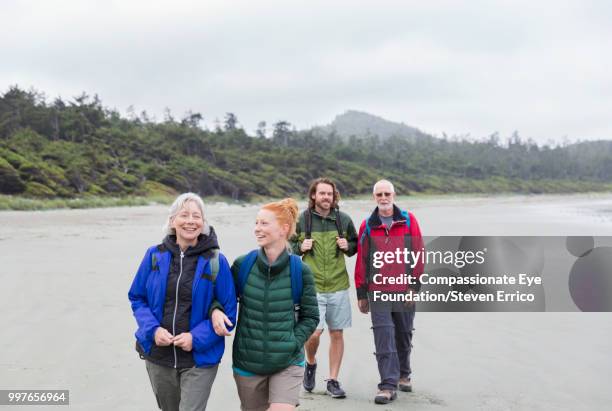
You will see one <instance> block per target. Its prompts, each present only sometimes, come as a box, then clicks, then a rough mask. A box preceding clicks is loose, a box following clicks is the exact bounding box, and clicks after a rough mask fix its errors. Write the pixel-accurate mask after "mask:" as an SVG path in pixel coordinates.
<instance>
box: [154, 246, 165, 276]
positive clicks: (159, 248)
mask: <svg viewBox="0 0 612 411" xmlns="http://www.w3.org/2000/svg"><path fill="white" fill-rule="evenodd" d="M166 251H167V248H166V246H165V245H164V244H160V245H158V246H157V247H155V249H154V250H153V252H152V253H151V271H159V261H160V260H161V255H162V253H164V252H166Z"/></svg>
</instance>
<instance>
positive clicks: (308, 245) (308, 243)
mask: <svg viewBox="0 0 612 411" xmlns="http://www.w3.org/2000/svg"><path fill="white" fill-rule="evenodd" d="M313 241H314V240H313V239H312V238H307V239H306V240H304V241H303V242H302V245H301V247H300V250H302V252H303V253H305V252H306V251H310V250H312V242H313Z"/></svg>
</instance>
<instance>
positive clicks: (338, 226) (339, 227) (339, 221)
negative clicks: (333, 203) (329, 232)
mask: <svg viewBox="0 0 612 411" xmlns="http://www.w3.org/2000/svg"><path fill="white" fill-rule="evenodd" d="M335 211H336V231H338V237H340V238H344V232H343V231H342V217H340V210H339V209H338V208H336V210H335Z"/></svg>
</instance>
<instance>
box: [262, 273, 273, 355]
mask: <svg viewBox="0 0 612 411" xmlns="http://www.w3.org/2000/svg"><path fill="white" fill-rule="evenodd" d="M271 272H272V266H271V265H269V266H268V281H266V286H265V287H264V310H263V315H264V324H266V326H265V328H264V347H263V363H264V364H265V363H266V362H267V361H266V354H267V352H268V328H269V327H268V290H269V288H270V281H271V280H270V277H271Z"/></svg>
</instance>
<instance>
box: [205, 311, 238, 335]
mask: <svg viewBox="0 0 612 411" xmlns="http://www.w3.org/2000/svg"><path fill="white" fill-rule="evenodd" d="M210 321H211V323H212V326H213V329H214V330H215V333H216V334H217V335H218V336H220V337H225V336H227V335H231V333H230V332H229V331H227V327H225V326H226V325H227V326H229V327H231V326H232V325H234V324H232V322H231V321H230V319H229V318H227V315H225V313H224V312H223V311H221V310H219V309H218V308H216V309H214V310H213V313H212V315H211V318H210Z"/></svg>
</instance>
